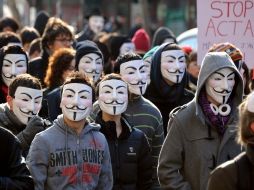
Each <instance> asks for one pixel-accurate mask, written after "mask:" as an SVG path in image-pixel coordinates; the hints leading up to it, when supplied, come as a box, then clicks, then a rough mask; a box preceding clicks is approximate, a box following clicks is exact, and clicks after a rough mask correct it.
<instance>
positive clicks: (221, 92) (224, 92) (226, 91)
mask: <svg viewBox="0 0 254 190" xmlns="http://www.w3.org/2000/svg"><path fill="white" fill-rule="evenodd" d="M213 90H214V91H215V92H216V93H219V94H225V95H227V94H230V93H231V92H232V91H230V90H221V91H218V90H215V89H213Z"/></svg>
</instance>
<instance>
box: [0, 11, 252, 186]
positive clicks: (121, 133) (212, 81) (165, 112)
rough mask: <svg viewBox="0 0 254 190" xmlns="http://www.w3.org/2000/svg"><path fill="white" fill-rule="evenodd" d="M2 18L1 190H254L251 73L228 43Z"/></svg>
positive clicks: (95, 23)
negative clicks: (195, 44)
mask: <svg viewBox="0 0 254 190" xmlns="http://www.w3.org/2000/svg"><path fill="white" fill-rule="evenodd" d="M86 18H87V20H88V22H87V24H86V25H85V26H84V28H83V30H82V31H81V32H80V33H77V34H74V33H73V31H72V30H71V27H70V25H69V24H68V23H66V22H65V21H63V20H62V19H60V18H56V17H53V16H50V15H49V14H47V13H46V12H44V11H42V12H39V14H38V15H37V18H36V21H35V24H34V27H28V26H25V27H23V28H20V24H19V23H17V22H16V21H15V19H13V18H9V17H4V18H2V19H1V20H0V67H1V77H0V103H1V104H0V189H28V190H31V189H36V190H44V189H87V190H93V189H98V190H111V189H112V190H148V189H151V190H160V189H181V190H191V189H192V190H205V189H208V190H211V189H216V190H220V189H227V190H228V189H229V190H231V189H232V190H233V189H254V182H253V181H254V180H253V179H254V169H253V168H254V148H253V144H254V92H252V90H253V89H254V87H253V86H254V82H253V81H252V80H254V78H253V76H254V74H253V73H252V70H251V69H250V68H248V67H247V64H246V63H245V62H244V60H243V53H242V52H241V50H240V49H239V48H238V47H236V46H235V45H233V44H231V43H230V42H221V43H218V44H214V45H213V46H212V47H210V49H209V51H208V52H207V53H206V55H205V56H204V58H203V61H202V63H198V62H197V56H198V51H197V50H195V49H193V48H191V47H190V46H183V47H182V46H180V45H178V43H177V40H176V37H175V35H174V33H173V32H172V31H171V30H170V29H169V28H167V27H160V28H158V29H157V31H155V33H154V35H153V36H152V37H151V36H149V35H148V33H147V32H146V31H145V29H144V28H142V26H141V28H136V31H131V32H132V33H133V34H132V35H128V34H121V33H118V32H108V31H106V30H104V28H105V27H104V17H103V16H102V15H101V13H100V11H99V10H98V9H95V10H93V11H91V12H89V14H88V15H87V17H86Z"/></svg>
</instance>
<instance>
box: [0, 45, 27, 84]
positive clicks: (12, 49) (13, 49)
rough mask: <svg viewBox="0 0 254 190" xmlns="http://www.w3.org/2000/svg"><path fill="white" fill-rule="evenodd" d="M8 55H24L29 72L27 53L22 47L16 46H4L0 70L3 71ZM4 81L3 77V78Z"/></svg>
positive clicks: (0, 54) (0, 56) (0, 53)
mask: <svg viewBox="0 0 254 190" xmlns="http://www.w3.org/2000/svg"><path fill="white" fill-rule="evenodd" d="M7 54H23V55H25V57H26V66H27V71H28V57H27V54H26V52H25V51H24V50H23V48H21V47H20V46H16V45H10V46H4V47H3V48H1V49H0V68H1V69H2V67H3V60H4V57H5V55H7ZM1 81H2V77H1Z"/></svg>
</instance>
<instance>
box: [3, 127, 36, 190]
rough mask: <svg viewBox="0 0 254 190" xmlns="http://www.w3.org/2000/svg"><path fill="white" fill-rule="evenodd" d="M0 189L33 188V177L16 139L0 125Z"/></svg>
mask: <svg viewBox="0 0 254 190" xmlns="http://www.w3.org/2000/svg"><path fill="white" fill-rule="evenodd" d="M0 189H1V190H5V189H10V190H11V189H16V190H33V189H34V183H33V179H32V177H31V175H30V173H29V171H28V168H27V167H26V163H25V162H24V159H23V158H22V156H21V147H20V144H19V142H18V139H17V138H16V137H15V136H14V135H13V134H12V133H11V132H9V131H8V130H6V129H4V128H2V127H0Z"/></svg>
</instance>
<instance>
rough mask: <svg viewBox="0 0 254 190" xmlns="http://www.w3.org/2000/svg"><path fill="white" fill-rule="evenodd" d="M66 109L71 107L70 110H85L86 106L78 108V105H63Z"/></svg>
mask: <svg viewBox="0 0 254 190" xmlns="http://www.w3.org/2000/svg"><path fill="white" fill-rule="evenodd" d="M65 107H66V108H67V109H71V110H82V111H84V110H86V108H87V107H86V108H80V107H78V106H70V107H68V106H65Z"/></svg>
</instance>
